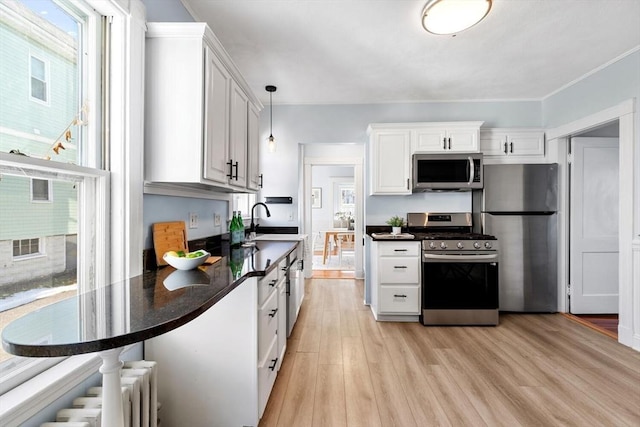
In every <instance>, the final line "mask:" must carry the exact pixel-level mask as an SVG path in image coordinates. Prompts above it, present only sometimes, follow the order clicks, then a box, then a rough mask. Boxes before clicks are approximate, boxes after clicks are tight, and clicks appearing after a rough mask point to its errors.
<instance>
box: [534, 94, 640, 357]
mask: <svg viewBox="0 0 640 427" xmlns="http://www.w3.org/2000/svg"><path fill="white" fill-rule="evenodd" d="M616 121H617V123H618V126H617V128H618V131H619V137H618V139H619V147H618V149H619V156H618V166H619V173H620V176H619V198H618V212H619V217H618V221H619V222H618V250H619V262H618V291H619V297H618V319H619V322H618V341H619V342H620V343H622V344H624V345H626V346H629V347H633V348H640V339H638V338H637V337H636V335H634V334H636V332H635V330H636V329H637V326H634V324H635V325H637V324H640V323H637V322H638V320H640V315H636V313H637V312H638V307H640V300H637V299H634V298H633V297H632V295H634V294H637V292H638V290H639V289H640V287H639V283H638V282H637V280H636V281H634V274H637V271H640V270H636V268H637V267H634V263H633V256H634V253H633V230H634V218H637V217H638V216H639V215H638V212H637V211H635V206H637V205H636V203H637V199H636V198H635V197H634V193H635V189H634V187H635V178H636V177H637V176H636V174H635V172H634V167H635V166H634V165H635V163H636V162H637V159H636V157H635V155H634V152H635V150H634V145H635V139H634V138H635V137H634V135H635V131H634V128H635V109H634V100H633V99H630V100H627V101H624V102H622V103H620V104H618V105H615V106H613V107H610V108H608V109H605V110H602V111H600V112H597V113H594V114H591V115H589V116H586V117H583V118H581V119H578V120H575V121H573V122H570V123H567V124H565V125H562V126H559V127H557V128H554V129H549V130H548V131H547V140H548V141H549V145H548V146H549V147H550V148H551V151H550V155H551V158H552V159H557V162H558V164H559V167H560V170H561V173H560V175H559V177H560V180H561V182H560V183H559V184H560V185H561V188H563V189H564V191H562V192H561V196H560V199H561V200H560V203H561V206H562V209H561V214H562V218H561V222H560V223H559V225H560V226H561V229H559V254H560V264H559V271H558V279H559V283H560V286H559V289H558V291H559V292H558V309H559V311H561V312H564V313H568V312H569V292H568V290H569V289H570V288H569V277H570V272H569V252H570V248H569V225H570V224H569V206H570V203H569V191H568V188H569V173H568V159H567V153H568V152H569V149H568V144H569V140H570V138H571V137H572V136H577V135H582V134H584V133H585V132H587V131H590V130H592V129H596V128H600V127H602V126H603V125H606V124H609V123H612V122H616ZM556 148H557V151H556V152H555V153H554V150H555V149H556ZM556 156H557V157H556Z"/></svg>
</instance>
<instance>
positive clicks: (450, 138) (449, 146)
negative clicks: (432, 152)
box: [449, 138, 451, 150]
mask: <svg viewBox="0 0 640 427" xmlns="http://www.w3.org/2000/svg"><path fill="white" fill-rule="evenodd" d="M449 150H451V138H449Z"/></svg>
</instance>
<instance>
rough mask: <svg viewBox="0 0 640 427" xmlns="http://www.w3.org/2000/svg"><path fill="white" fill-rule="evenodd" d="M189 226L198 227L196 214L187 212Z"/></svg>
mask: <svg viewBox="0 0 640 427" xmlns="http://www.w3.org/2000/svg"><path fill="white" fill-rule="evenodd" d="M189 228H198V214H197V213H193V212H189Z"/></svg>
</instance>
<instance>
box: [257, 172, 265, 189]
mask: <svg viewBox="0 0 640 427" xmlns="http://www.w3.org/2000/svg"><path fill="white" fill-rule="evenodd" d="M258 178H259V179H260V184H258V187H260V188H262V183H263V178H264V177H263V176H262V174H260V176H258Z"/></svg>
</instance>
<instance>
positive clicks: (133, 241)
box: [0, 0, 146, 425]
mask: <svg viewBox="0 0 640 427" xmlns="http://www.w3.org/2000/svg"><path fill="white" fill-rule="evenodd" d="M85 1H86V2H87V3H88V4H89V5H90V6H91V7H93V8H94V9H95V10H96V11H97V13H99V14H101V15H104V16H109V17H110V22H111V52H112V54H111V63H110V64H109V70H110V85H109V92H108V96H109V104H110V108H109V110H110V111H111V114H110V115H109V116H108V117H107V118H106V126H105V128H106V132H105V133H106V134H107V135H109V144H108V147H107V149H106V151H105V154H106V157H107V158H108V165H109V170H110V174H111V176H112V177H113V178H112V179H111V182H109V180H108V179H107V180H103V179H102V180H98V181H99V182H101V183H102V184H103V185H102V188H103V190H104V191H106V194H109V195H110V197H107V198H106V199H105V203H106V202H107V201H108V202H109V203H110V206H105V208H106V211H108V212H117V213H118V214H117V215H111V216H110V218H109V221H108V224H107V225H110V229H111V230H112V232H111V233H109V232H107V230H106V229H105V234H106V236H110V235H111V236H113V237H111V239H110V240H109V241H107V244H106V247H105V250H106V251H107V252H106V254H105V257H104V259H103V260H102V261H103V262H102V263H101V264H99V266H101V267H102V268H104V269H105V272H106V273H108V274H109V276H110V280H111V281H115V280H124V279H125V278H128V277H133V276H137V275H140V274H142V251H143V229H142V228H143V227H142V223H143V218H142V204H143V203H142V196H143V183H144V181H143V175H142V170H143V167H142V165H143V148H142V147H143V144H141V141H142V140H143V137H144V131H143V128H144V108H143V104H144V92H143V90H144V43H145V30H146V24H145V7H144V4H143V3H142V1H141V0H85ZM95 19H100V18H95ZM91 42H92V43H94V46H99V45H100V40H99V38H94V39H93V40H91ZM96 76H97V74H95V73H94V74H92V73H89V76H88V79H89V80H90V79H91V78H92V77H93V78H95V80H97V77H96ZM91 83H93V84H91ZM88 87H94V88H96V90H99V89H98V87H99V86H98V85H97V81H90V84H89V85H88ZM93 95H95V94H93ZM88 98H89V99H91V98H92V94H89V95H88ZM93 99H96V97H95V96H94V97H93ZM99 119H100V118H99V117H96V115H95V109H93V110H92V111H91V116H90V118H89V120H93V121H94V122H95V120H99ZM90 149H93V150H102V147H96V146H93V147H90ZM83 154H84V155H87V156H88V157H89V158H96V159H97V158H98V156H96V155H95V154H97V153H95V152H86V153H83ZM88 166H90V167H93V166H96V165H92V164H88ZM105 239H106V237H105ZM113 298H118V299H124V298H126V295H114V296H113ZM123 316H125V319H124V321H126V316H128V313H123ZM120 320H121V319H116V322H119V321H120ZM118 326H120V325H114V327H118ZM133 347H137V348H140V345H139V344H138V345H136V346H133ZM126 351H127V350H125V352H126ZM37 362H39V363H37V367H32V368H31V370H33V369H37V368H42V369H43V371H42V373H41V374H39V375H37V376H36V377H34V378H33V379H32V380H29V381H26V382H22V383H21V385H19V386H18V387H16V388H14V389H13V390H11V391H9V392H7V393H4V394H2V396H0V399H1V400H2V405H0V425H20V424H22V423H24V422H26V421H28V420H29V419H30V418H31V417H33V416H34V415H36V414H38V413H39V412H40V411H43V410H45V408H47V407H48V406H49V405H50V404H51V403H53V402H55V401H56V400H57V399H58V398H60V397H61V396H63V395H64V394H65V393H67V392H69V391H71V390H73V389H74V388H75V387H77V386H79V385H81V384H82V383H83V382H84V381H86V380H87V379H88V378H89V377H90V376H92V375H95V374H96V373H97V368H98V367H99V365H100V358H99V356H97V355H95V354H86V355H79V356H74V357H70V358H67V359H65V360H64V361H62V362H61V363H58V364H57V365H55V364H56V363H57V362H58V361H57V360H52V359H42V361H40V360H37ZM34 363H36V361H35V360H34ZM45 365H48V366H51V365H55V366H53V367H52V368H48V366H45ZM51 411H53V409H51Z"/></svg>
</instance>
